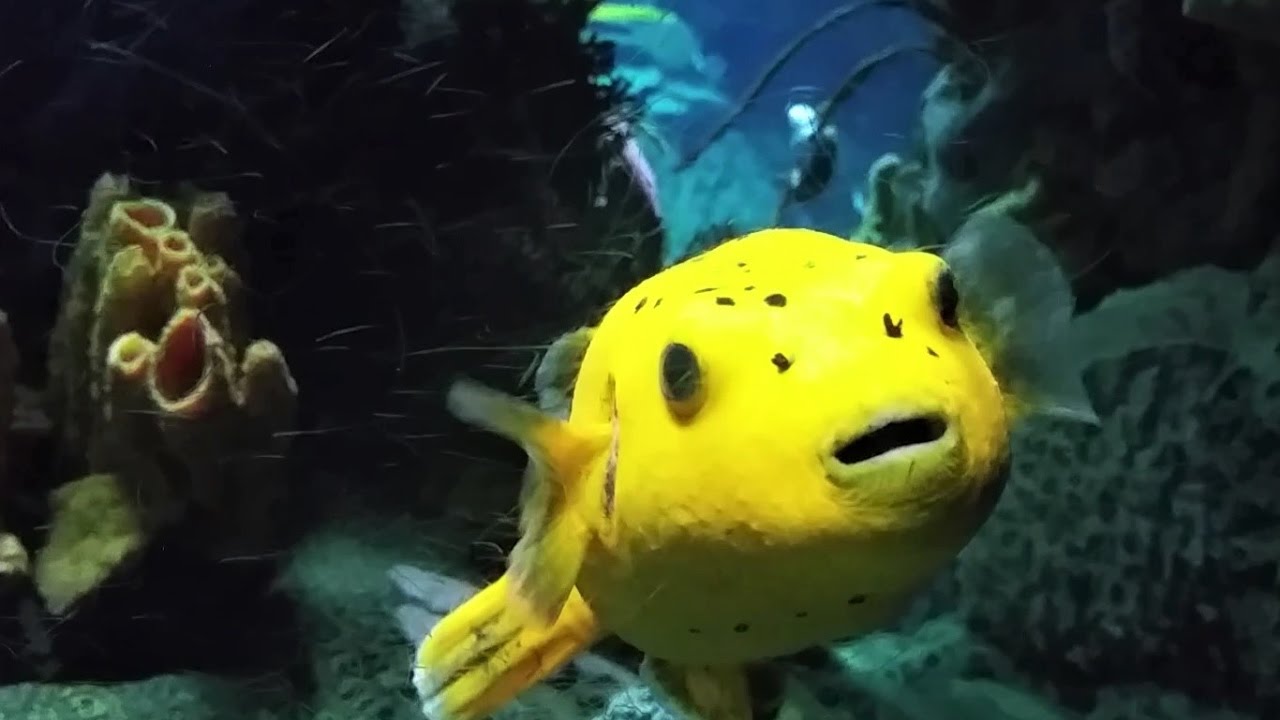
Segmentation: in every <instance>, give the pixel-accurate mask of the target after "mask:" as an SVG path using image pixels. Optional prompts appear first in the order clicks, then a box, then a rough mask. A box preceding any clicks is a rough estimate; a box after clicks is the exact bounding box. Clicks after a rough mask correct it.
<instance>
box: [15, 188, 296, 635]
mask: <svg viewBox="0 0 1280 720" xmlns="http://www.w3.org/2000/svg"><path fill="white" fill-rule="evenodd" d="M185 195H186V197H184V198H183V199H182V200H181V201H178V202H174V203H169V202H165V201H161V200H158V199H155V198H150V197H140V196H138V195H137V194H136V193H135V192H134V191H133V190H132V188H131V186H130V183H129V181H128V179H127V178H124V177H120V176H115V175H111V174H105V175H103V176H102V177H101V178H99V180H98V181H97V183H95V185H94V187H93V190H92V192H91V193H90V198H89V205H88V208H87V209H86V210H85V213H84V220H83V223H82V230H81V236H80V240H79V242H78V244H77V245H76V249H75V253H74V255H73V256H72V259H71V264H70V267H69V269H68V272H67V280H66V285H65V287H64V295H63V302H62V308H61V313H60V315H59V318H58V322H57V325H56V326H55V328H54V331H53V334H52V337H51V339H50V381H49V388H48V403H49V414H50V417H51V419H52V420H53V422H54V424H55V426H56V428H57V437H58V442H59V451H60V454H61V461H62V462H63V464H64V465H65V466H66V467H67V468H74V469H75V470H74V472H75V473H76V474H81V475H82V476H81V477H80V478H79V479H76V480H72V481H71V482H68V483H66V484H64V485H62V486H61V487H59V488H57V489H56V490H55V491H54V492H53V494H52V505H53V519H52V529H51V531H50V534H49V540H48V544H47V545H46V546H45V547H44V548H42V549H41V550H40V551H39V553H38V555H37V558H36V573H35V574H36V585H37V588H38V589H39V591H40V594H41V595H42V596H43V597H44V599H45V601H46V603H47V604H48V606H49V608H50V610H52V611H53V612H55V613H61V612H64V611H65V610H66V609H67V608H68V607H69V606H70V605H71V604H72V603H74V602H75V601H76V600H77V599H79V598H80V597H81V596H83V595H84V594H85V593H87V592H89V591H91V590H92V589H93V588H94V587H96V586H97V585H98V584H99V583H101V582H102V581H103V580H104V579H105V578H106V577H107V576H108V575H110V574H111V572H113V571H114V570H115V569H116V568H117V567H119V566H120V564H121V563H123V562H125V561H127V560H128V559H129V558H130V557H132V556H133V555H135V554H136V553H137V552H138V551H139V550H140V549H141V548H142V547H143V546H144V545H145V543H146V541H147V539H148V538H149V537H150V536H152V535H153V534H154V533H156V532H157V531H159V530H161V529H164V528H167V527H170V526H172V525H174V524H175V523H177V522H178V521H179V520H181V519H184V518H185V519H188V520H190V518H191V515H192V513H193V512H194V513H198V514H201V515H205V516H208V517H210V518H213V519H212V520H211V521H209V522H208V523H207V525H208V526H207V527H201V528H200V529H199V530H195V529H193V530H192V533H198V532H207V533H208V534H209V536H208V537H205V538H202V540H203V542H202V543H200V544H201V545H202V546H204V547H206V548H208V550H209V551H210V552H211V553H219V552H228V551H231V549H232V548H237V547H243V546H248V547H255V546H258V545H260V544H261V543H263V542H265V541H267V539H268V538H270V537H271V536H272V534H273V528H272V524H273V523H272V519H271V518H270V517H269V510H270V507H271V505H272V503H273V502H274V501H275V500H276V499H278V496H279V494H280V492H281V491H282V490H283V484H284V478H283V477H281V474H282V467H281V464H280V462H279V460H280V459H282V458H283V456H284V453H285V452H286V451H287V449H288V446H289V442H290V433H289V431H290V430H292V428H293V423H294V406H295V400H296V396H297V387H296V385H295V383H294V380H293V378H292V376H291V375H290V373H289V368H288V365H287V363H286V362H285V359H284V356H283V354H282V353H281V351H280V349H279V348H278V347H276V346H275V345H274V344H273V343H271V342H269V341H266V340H252V341H250V340H249V338H248V335H247V327H246V324H247V323H246V320H245V317H244V315H243V312H242V309H243V306H242V303H243V297H242V294H243V284H242V281H241V278H240V275H239V274H238V273H237V271H236V270H235V269H233V267H232V266H231V265H230V264H229V262H228V259H229V258H234V257H235V255H236V254H237V253H238V252H239V251H240V248H238V247H237V246H236V243H237V238H238V221H237V218H236V215H235V212H234V209H233V207H232V205H231V203H230V201H229V199H228V198H227V197H226V196H225V195H222V194H218V193H202V192H198V191H195V190H193V189H188V190H187V192H186V193H185Z"/></svg>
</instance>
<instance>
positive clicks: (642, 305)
mask: <svg viewBox="0 0 1280 720" xmlns="http://www.w3.org/2000/svg"><path fill="white" fill-rule="evenodd" d="M647 302H649V298H640V302H638V303H636V309H635V311H636V312H640V308H642V307H644V304H645V303H647Z"/></svg>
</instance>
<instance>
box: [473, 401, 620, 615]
mask: <svg viewBox="0 0 1280 720" xmlns="http://www.w3.org/2000/svg"><path fill="white" fill-rule="evenodd" d="M448 405H449V410H450V411H451V412H452V413H453V414H454V415H455V416H457V417H458V419H460V420H462V421H464V422H469V423H471V424H473V425H476V426H478V427H481V428H484V429H486V430H489V431H491V432H494V433H497V434H498V435H502V436H504V437H506V438H509V439H511V440H513V441H515V442H517V443H520V445H522V446H523V447H524V449H525V451H526V452H527V453H528V454H529V466H528V468H527V469H526V471H525V479H524V489H523V492H522V496H521V499H520V540H519V541H518V542H517V543H516V546H515V548H514V549H513V550H512V552H511V568H510V570H509V571H508V575H509V576H510V588H511V593H510V595H511V597H510V600H511V602H512V603H513V604H514V606H515V607H516V609H517V610H519V611H522V612H523V613H524V616H525V620H526V621H527V622H531V623H535V624H541V625H549V624H551V623H552V622H554V621H555V620H556V618H557V617H558V616H559V615H560V610H561V608H562V607H563V605H564V603H565V600H566V599H567V598H568V597H569V594H570V592H571V591H572V590H573V587H574V584H575V583H576V582H577V578H578V571H579V569H580V568H581V567H582V561H583V557H584V556H585V554H586V548H587V542H588V530H589V527H588V524H587V521H586V519H585V518H584V517H582V516H581V515H580V514H579V512H578V510H577V508H576V506H575V502H576V501H577V499H578V498H579V497H580V495H581V492H582V490H583V486H584V484H585V483H586V480H587V474H588V473H590V472H591V469H592V468H593V467H595V466H596V465H597V464H598V460H599V459H600V458H602V457H603V456H604V455H605V454H606V453H608V451H609V441H610V438H611V434H612V428H611V427H609V426H602V427H586V426H583V425H582V424H573V423H570V422H569V421H567V420H561V419H559V418H555V417H552V416H551V415H548V414H546V413H544V412H543V411H541V410H539V409H538V408H536V407H534V406H533V405H530V404H529V403H527V402H524V401H523V400H520V399H518V398H515V397H512V396H510V395H507V394H505V393H501V392H498V391H497V390H494V389H492V388H489V387H486V386H484V385H481V384H480V383H477V382H474V381H471V380H459V381H457V382H455V383H454V384H453V386H452V387H451V388H449V395H448Z"/></svg>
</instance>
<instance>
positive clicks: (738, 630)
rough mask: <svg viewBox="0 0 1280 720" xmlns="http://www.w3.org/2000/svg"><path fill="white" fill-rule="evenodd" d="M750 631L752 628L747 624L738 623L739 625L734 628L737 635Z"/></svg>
mask: <svg viewBox="0 0 1280 720" xmlns="http://www.w3.org/2000/svg"><path fill="white" fill-rule="evenodd" d="M750 629H751V626H750V625H748V624H746V623H738V624H737V625H734V626H733V631H734V632H736V633H744V632H746V631H748V630H750Z"/></svg>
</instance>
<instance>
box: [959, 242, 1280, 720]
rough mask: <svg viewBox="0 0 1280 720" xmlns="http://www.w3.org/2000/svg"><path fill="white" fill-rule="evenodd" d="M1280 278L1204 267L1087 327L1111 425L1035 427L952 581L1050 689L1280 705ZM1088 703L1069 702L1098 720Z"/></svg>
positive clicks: (1125, 301) (1082, 326)
mask: <svg viewBox="0 0 1280 720" xmlns="http://www.w3.org/2000/svg"><path fill="white" fill-rule="evenodd" d="M1278 269H1280V262H1277V258H1274V257H1273V258H1272V259H1270V260H1268V261H1267V262H1265V263H1264V264H1263V265H1262V266H1261V267H1260V268H1259V269H1258V270H1256V271H1255V272H1253V273H1231V272H1228V271H1224V270H1220V269H1209V268H1204V269H1198V270H1193V271H1188V272H1187V273H1184V274H1181V275H1177V276H1173V277H1171V278H1170V279H1168V280H1167V281H1166V282H1164V283H1160V284H1156V285H1153V286H1150V287H1148V288H1143V289H1135V290H1132V291H1128V292H1127V293H1125V294H1121V295H1117V296H1115V297H1114V299H1113V300H1111V301H1104V302H1103V303H1102V304H1101V305H1099V306H1098V308H1097V309H1096V310H1095V311H1093V312H1092V313H1088V314H1085V315H1083V316H1080V317H1078V318H1077V319H1076V325H1077V326H1078V328H1079V330H1078V331H1077V334H1078V337H1080V338H1081V340H1080V341H1079V342H1077V343H1076V345H1078V346H1081V348H1082V349H1083V350H1085V351H1089V350H1093V352H1094V355H1093V357H1092V363H1093V365H1092V367H1091V368H1090V369H1089V371H1088V373H1087V375H1086V380H1087V383H1088V385H1089V387H1090V389H1091V391H1092V395H1093V398H1094V400H1095V404H1096V406H1097V408H1098V411H1099V415H1100V416H1101V418H1102V424H1101V426H1100V427H1097V428H1088V427H1083V426H1076V427H1073V426H1068V425H1065V424H1061V423H1057V422H1054V421H1050V420H1035V421H1033V422H1032V423H1031V424H1030V425H1028V426H1027V427H1026V428H1024V429H1023V430H1022V431H1021V432H1019V433H1018V435H1017V436H1016V438H1015V447H1014V458H1015V468H1014V475H1013V480H1012V482H1011V483H1010V487H1009V489H1008V491H1007V492H1006V496H1005V498H1004V499H1002V501H1001V504H1000V506H999V507H998V508H997V510H996V512H995V514H994V515H993V517H992V518H991V520H990V521H989V522H988V524H987V526H986V527H985V528H984V530H983V531H982V533H981V534H980V535H979V536H978V537H977V538H976V539H975V540H974V542H973V543H972V544H971V545H970V546H969V548H967V549H966V551H965V552H964V553H963V554H962V555H961V557H960V560H959V563H958V565H957V571H956V574H955V582H954V584H953V585H952V586H951V587H950V593H951V597H952V598H953V601H958V602H960V603H961V605H962V606H963V607H964V612H965V617H966V618H967V619H968V621H969V622H970V623H971V624H972V625H973V627H974V628H975V629H976V630H977V631H978V632H979V634H980V635H981V636H983V637H985V638H986V639H988V640H989V641H990V642H992V643H993V644H994V645H995V646H997V647H998V648H1000V649H1001V650H1002V651H1003V652H1005V653H1007V654H1008V655H1009V656H1010V657H1012V658H1014V659H1015V660H1016V661H1018V662H1019V663H1024V664H1025V667H1028V668H1031V667H1034V668H1036V669H1037V673H1036V674H1037V675H1038V676H1039V681H1040V682H1043V683H1045V684H1046V685H1055V684H1056V685H1059V686H1072V687H1075V688H1093V689H1094V690H1095V691H1096V690H1098V689H1100V688H1103V687H1107V686H1110V685H1114V684H1132V685H1140V684H1143V683H1155V684H1157V685H1159V686H1161V687H1165V688H1178V689H1179V690H1180V691H1182V692H1184V693H1186V694H1187V696H1188V697H1189V698H1190V699H1191V700H1193V701H1198V702H1210V701H1220V699H1221V698H1232V699H1233V700H1234V702H1236V703H1240V704H1241V707H1238V708H1236V709H1238V710H1240V711H1241V712H1246V713H1258V714H1259V715H1258V716H1271V715H1274V714H1275V713H1276V712H1277V708H1280V685H1277V683H1276V678H1275V674H1274V673H1273V672H1272V671H1271V668H1274V667H1275V666H1276V663H1277V662H1280V655H1277V648H1276V647H1275V646H1274V643H1270V642H1265V641H1264V642H1259V640H1258V639H1259V638H1272V637H1276V636H1277V633H1280V599H1277V598H1276V596H1275V592H1274V589H1275V587H1276V583H1277V582H1278V581H1280V541H1278V538H1277V536H1276V534H1275V532H1274V528H1275V527H1276V526H1277V525H1278V524H1280V493H1277V491H1276V487H1275V484H1274V483H1271V482H1268V480H1269V479H1270V478H1274V477H1277V476H1278V475H1280V454H1277V452H1276V450H1275V448H1277V447H1280V434H1278V433H1280V376H1278V375H1277V372H1276V368H1275V362H1274V358H1275V357H1276V353H1277V351H1278V350H1280V345H1278V341H1277V337H1278V335H1277V333H1276V330H1275V322H1276V318H1277V317H1278V316H1277V314H1276V309H1275V303H1276V302H1278V301H1280V295H1278V294H1277V292H1276V288H1277V287H1280V283H1277V282H1276V272H1277V270H1278ZM1091 346H1092V347H1091ZM940 597H941V596H939V598H940ZM936 601H937V600H935V602H936ZM1013 618H1017V621H1016V622H1013V621H1012V620H1011V619H1013ZM1081 692H1082V694H1079V693H1078V694H1077V695H1076V696H1073V697H1065V698H1064V700H1067V701H1070V704H1071V705H1073V706H1075V707H1079V708H1081V709H1084V708H1090V707H1096V703H1097V702H1098V696H1097V693H1096V692H1094V691H1089V690H1084V691H1081Z"/></svg>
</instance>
